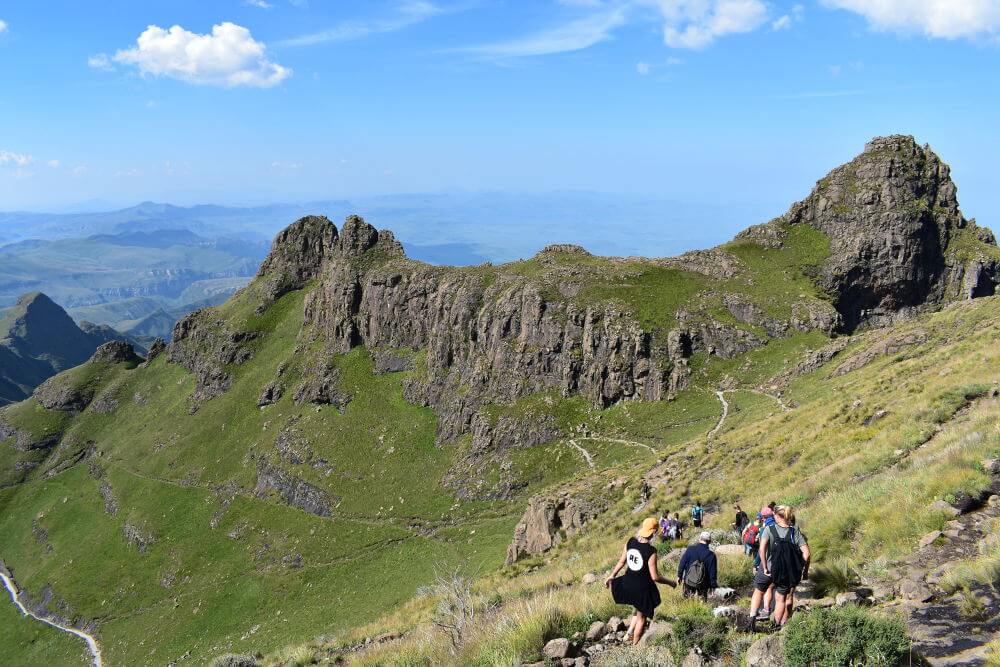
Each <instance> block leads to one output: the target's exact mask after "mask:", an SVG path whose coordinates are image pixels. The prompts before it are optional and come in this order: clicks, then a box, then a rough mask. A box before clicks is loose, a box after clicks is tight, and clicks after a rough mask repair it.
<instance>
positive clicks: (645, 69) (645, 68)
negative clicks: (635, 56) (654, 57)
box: [635, 62, 653, 75]
mask: <svg viewBox="0 0 1000 667" xmlns="http://www.w3.org/2000/svg"><path fill="white" fill-rule="evenodd" d="M652 69H653V67H652V65H650V64H649V63H643V62H639V63H636V64H635V71H636V72H638V73H639V74H642V75H646V74H649V73H650V71H652Z"/></svg>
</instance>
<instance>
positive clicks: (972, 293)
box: [741, 135, 1000, 331]
mask: <svg viewBox="0 0 1000 667" xmlns="http://www.w3.org/2000/svg"><path fill="white" fill-rule="evenodd" d="M799 224H804V225H810V226H811V227H813V228H815V229H818V230H819V231H821V232H823V233H824V234H826V235H827V236H828V237H829V238H830V246H831V247H830V257H829V259H828V260H827V261H826V263H825V264H824V265H823V266H822V267H821V270H820V272H819V275H818V278H817V279H818V281H819V283H820V284H821V285H822V287H823V288H824V289H826V291H827V292H828V293H829V294H830V296H831V298H832V301H833V303H834V305H835V307H836V308H837V310H838V312H839V313H840V314H841V317H842V320H843V322H842V328H843V329H845V330H847V331H852V330H854V329H856V328H857V327H859V326H861V325H880V324H886V323H888V322H891V321H892V320H893V319H894V318H896V317H897V316H899V315H900V314H903V315H905V314H907V313H909V312H912V311H913V310H916V309H919V308H921V307H923V306H927V305H936V304H941V303H944V302H945V301H949V300H954V299H960V298H975V297H979V296H988V295H992V294H993V293H995V291H996V289H997V285H998V282H1000V254H998V253H996V252H993V250H995V248H996V241H995V239H994V238H993V235H992V233H990V232H989V230H987V229H981V228H978V227H976V225H975V222H974V221H970V220H966V219H965V218H964V217H963V216H962V213H961V211H960V210H959V207H958V198H957V188H956V187H955V184H954V182H953V181H952V180H951V171H950V169H949V167H948V165H947V164H945V163H944V162H942V161H941V159H940V158H939V157H938V156H937V155H936V154H935V153H934V151H932V150H931V149H930V148H929V147H928V146H920V145H918V144H917V143H916V141H914V139H913V137H908V136H900V135H895V136H890V137H877V138H875V139H873V140H872V141H871V142H870V143H869V144H868V145H866V146H865V150H864V152H863V153H862V154H861V155H859V156H858V157H857V158H855V159H854V160H852V161H851V162H849V163H847V164H845V165H843V166H841V167H838V168H837V169H834V170H833V171H831V172H830V173H829V174H828V175H827V176H826V177H825V178H823V179H821V180H820V181H819V183H817V185H816V187H815V188H814V189H813V191H812V193H811V194H810V195H809V197H807V198H806V199H804V200H803V201H801V202H799V203H797V204H795V205H793V206H792V207H791V209H789V211H788V213H786V214H785V215H784V216H782V217H781V218H778V219H777V220H774V221H772V222H771V223H768V224H767V225H762V226H758V227H753V228H751V229H749V230H747V231H746V232H744V233H743V234H741V237H742V238H750V239H753V240H755V241H757V242H759V243H760V244H761V245H764V246H767V247H776V246H780V245H781V243H782V234H783V232H784V231H785V230H787V228H788V226H791V225H799Z"/></svg>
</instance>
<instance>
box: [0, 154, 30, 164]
mask: <svg viewBox="0 0 1000 667" xmlns="http://www.w3.org/2000/svg"><path fill="white" fill-rule="evenodd" d="M33 161H34V158H32V157H31V156H30V155H24V154H23V153H11V152H10V151H4V150H0V166H4V165H8V164H11V165H14V166H16V167H27V166H28V165H29V164H31V163H32V162H33Z"/></svg>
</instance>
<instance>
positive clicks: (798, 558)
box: [604, 501, 810, 643]
mask: <svg viewBox="0 0 1000 667" xmlns="http://www.w3.org/2000/svg"><path fill="white" fill-rule="evenodd" d="M733 510H734V511H735V513H736V514H735V520H734V521H733V523H732V524H731V525H730V528H731V529H732V530H734V531H735V532H736V533H738V534H739V535H740V541H741V543H742V545H743V551H744V553H745V554H746V555H747V556H749V557H752V558H753V566H754V579H753V595H752V597H751V599H750V616H749V621H748V626H747V627H748V629H749V631H750V632H754V631H755V630H756V627H757V622H758V620H764V619H768V618H770V619H773V622H774V623H775V624H776V625H778V626H782V625H784V624H785V623H787V622H788V619H789V618H790V617H791V615H792V611H793V608H794V606H795V588H796V586H798V585H799V584H800V583H801V582H802V580H803V579H807V578H808V576H809V558H810V554H809V544H808V542H807V541H806V537H805V535H803V534H802V531H800V530H798V528H797V527H796V526H795V511H794V510H793V509H792V508H791V507H790V506H788V505H778V504H777V503H770V504H768V505H767V506H766V507H762V508H761V510H760V512H758V513H757V517H756V519H755V520H754V521H751V520H750V517H749V516H748V515H747V513H746V512H744V511H743V509H742V508H741V507H740V506H739V505H734V506H733ZM704 517H705V510H704V508H703V507H702V506H701V502H700V501H696V502H695V504H694V506H693V507H692V508H691V524H692V526H693V527H694V528H696V529H700V528H702V524H703V521H704ZM684 529H685V524H684V523H683V522H682V521H681V520H680V513H679V512H676V513H674V515H673V516H672V517H671V516H670V512H669V511H666V512H663V513H662V516H661V518H660V519H659V520H657V518H656V517H648V518H646V519H643V521H642V524H641V525H640V527H639V531H638V533H636V535H635V536H634V537H631V538H629V540H628V542H627V543H626V544H625V547H624V549H622V555H621V558H619V559H618V563H617V564H615V566H614V567H613V568H612V569H611V573H610V575H609V576H608V578H607V579H605V581H604V584H605V586H607V587H608V588H610V589H611V594H612V596H613V597H614V600H615V602H616V603H618V604H627V605H631V606H632V607H634V608H635V614H633V616H632V620H631V622H630V623H629V627H628V631H627V633H626V640H628V641H631V642H632V643H638V642H639V640H640V639H641V638H642V635H643V633H644V632H645V630H646V628H647V626H648V621H649V619H651V618H652V617H653V613H654V612H655V610H656V607H657V606H659V604H660V602H661V599H660V591H659V588H658V587H657V584H665V585H667V586H671V587H674V588H676V587H677V586H678V585H680V586H682V587H683V593H684V596H685V597H694V596H697V597H700V598H702V599H703V600H704V599H707V598H708V594H709V592H710V591H712V590H713V589H715V588H718V569H719V568H718V558H717V557H716V554H715V552H714V551H713V550H712V549H711V546H710V545H711V543H712V533H711V532H710V531H707V530H703V531H701V533H699V535H698V539H697V540H696V541H695V542H694V543H693V544H691V545H690V546H688V547H687V548H686V549H685V550H684V553H683V555H682V556H681V560H680V563H679V564H678V566H677V579H676V580H672V579H668V578H666V577H663V576H662V575H660V572H659V570H658V567H657V554H656V547H655V546H653V540H654V539H655V538H656V537H659V539H660V541H661V542H671V541H673V540H679V539H683V534H684ZM623 569H624V571H625V574H624V575H623V576H621V577H619V576H618V574H619V572H621V571H622V570H623Z"/></svg>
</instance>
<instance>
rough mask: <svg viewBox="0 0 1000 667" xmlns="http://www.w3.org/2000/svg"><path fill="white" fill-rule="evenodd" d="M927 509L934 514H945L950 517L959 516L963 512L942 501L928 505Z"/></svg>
mask: <svg viewBox="0 0 1000 667" xmlns="http://www.w3.org/2000/svg"><path fill="white" fill-rule="evenodd" d="M927 509H929V510H930V511H932V512H943V513H944V514H947V515H948V516H958V515H959V514H961V512H960V511H959V510H958V509H956V508H954V507H952V506H951V505H949V504H948V503H946V502H945V501H943V500H940V499H938V500H935V501H934V502H932V503H931V504H930V505H928V506H927Z"/></svg>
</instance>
